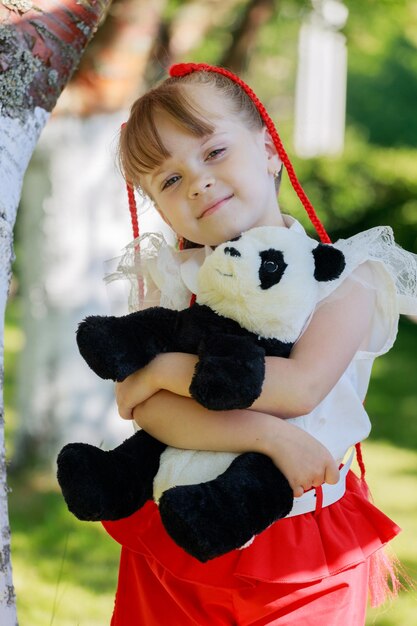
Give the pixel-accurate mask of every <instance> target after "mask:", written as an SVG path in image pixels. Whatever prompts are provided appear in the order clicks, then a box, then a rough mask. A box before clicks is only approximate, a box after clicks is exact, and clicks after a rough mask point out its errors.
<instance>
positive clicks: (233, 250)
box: [224, 246, 242, 256]
mask: <svg viewBox="0 0 417 626" xmlns="http://www.w3.org/2000/svg"><path fill="white" fill-rule="evenodd" d="M224 253H225V254H229V255H230V256H242V255H241V254H240V252H239V250H236V248H232V247H230V246H226V248H225V249H224Z"/></svg>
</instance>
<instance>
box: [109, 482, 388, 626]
mask: <svg viewBox="0 0 417 626" xmlns="http://www.w3.org/2000/svg"><path fill="white" fill-rule="evenodd" d="M103 525H104V527H105V529H106V530H107V532H108V533H109V534H110V535H111V536H112V537H113V538H114V539H115V540H116V541H118V542H119V543H120V544H121V545H122V546H123V550H122V561H121V567H120V571H119V581H118V591H117V594H116V609H115V614H117V613H118V612H120V610H121V609H122V607H120V604H121V603H123V602H128V598H129V597H130V598H133V597H140V595H141V594H142V593H143V591H144V589H142V587H141V571H142V570H143V562H144V560H145V561H146V562H147V564H148V566H149V567H150V569H151V570H152V572H153V575H154V577H155V580H160V581H161V580H164V577H171V578H175V580H177V581H183V582H184V583H192V584H193V585H194V586H195V585H197V586H198V585H202V586H204V587H210V588H212V589H213V591H214V590H216V593H220V594H221V593H222V590H228V591H230V590H242V589H244V588H245V587H246V588H248V587H251V586H252V587H253V586H256V585H258V584H259V583H261V582H262V583H266V584H267V585H269V584H271V583H274V584H285V585H288V586H289V587H288V589H289V588H290V587H291V586H293V585H295V586H298V588H300V586H301V587H302V586H307V587H308V586H310V585H312V584H314V583H316V582H318V581H321V580H323V579H328V578H329V577H334V576H337V575H338V574H339V573H340V572H343V571H346V572H348V570H349V571H352V569H353V568H354V567H355V566H358V565H359V564H364V563H366V562H367V560H368V557H369V556H370V555H372V554H374V553H375V552H376V551H377V550H379V549H380V548H381V547H382V546H383V545H384V544H386V543H387V542H388V541H390V540H391V539H393V538H394V537H395V536H396V535H397V534H398V533H399V532H400V528H399V527H398V526H397V525H396V524H395V523H394V522H393V521H391V520H390V519H389V518H388V517H387V516H386V515H384V513H382V512H381V511H380V510H379V509H377V508H376V507H375V506H374V505H373V504H372V503H371V502H369V501H368V500H367V499H366V498H365V496H364V495H363V493H362V491H361V488H360V486H359V480H358V479H357V477H356V476H355V475H354V474H353V473H352V472H349V473H348V476H347V485H346V493H345V495H344V496H343V498H341V499H340V500H339V501H338V502H336V503H335V504H332V505H330V506H328V507H325V508H323V509H322V510H321V512H320V513H319V514H318V515H315V514H314V513H306V514H304V515H298V516H294V517H289V518H284V519H282V520H279V521H277V522H275V523H274V524H273V525H272V526H270V527H269V528H267V529H266V530H265V531H264V532H262V533H261V534H260V535H258V536H257V537H256V538H255V539H254V541H253V542H252V544H251V545H250V546H248V547H247V548H244V549H240V550H233V551H232V552H229V553H228V554H225V555H224V556H221V557H218V558H216V559H213V560H211V561H209V562H207V563H200V562H199V561H197V560H196V559H194V558H193V557H191V556H190V555H188V554H187V553H186V552H184V550H182V549H181V548H180V547H178V546H177V545H176V544H175V543H174V542H173V541H172V539H171V538H170V537H169V536H168V534H167V533H166V531H165V529H164V527H163V525H162V522H161V519H160V516H159V512H158V508H157V506H156V505H155V503H153V502H148V503H147V504H146V505H145V506H144V507H143V508H142V509H141V510H139V511H137V512H136V513H134V514H133V515H131V516H129V517H127V518H124V519H121V520H118V521H106V522H103ZM135 560H137V567H135ZM126 590H128V594H127V595H126ZM119 623H122V622H117V624H119ZM133 623H138V624H140V623H141V622H132V624H133ZM154 623H155V624H157V623H158V622H157V621H155V622H154ZM207 623H208V622H207ZM224 623H225V624H227V623H229V622H224ZM265 623H269V622H265ZM270 623H273V622H270ZM280 623H281V622H280ZM324 623H325V622H324ZM328 623H330V622H328ZM161 624H162V622H161Z"/></svg>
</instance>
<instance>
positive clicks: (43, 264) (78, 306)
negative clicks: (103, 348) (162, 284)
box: [13, 0, 165, 469]
mask: <svg viewBox="0 0 417 626" xmlns="http://www.w3.org/2000/svg"><path fill="white" fill-rule="evenodd" d="M164 3H165V0H139V1H138V0H114V1H113V4H112V6H111V10H110V11H109V13H108V15H107V17H106V20H105V22H104V23H103V24H102V25H101V26H100V28H99V30H98V32H97V34H96V36H95V38H94V41H93V42H92V44H91V45H90V46H89V47H88V49H87V51H86V53H85V55H84V56H83V59H82V61H81V63H80V66H79V68H78V69H77V72H76V73H75V74H74V76H73V78H72V79H71V81H70V83H69V84H68V85H67V87H66V89H65V91H64V93H63V94H62V96H61V97H60V99H59V101H58V103H57V106H56V107H55V109H54V114H53V117H52V119H51V120H50V121H49V123H48V124H47V127H46V128H45V130H44V132H43V135H42V138H41V141H40V142H39V144H38V146H37V149H36V150H35V153H34V156H33V159H32V162H31V164H30V166H29V168H28V171H27V173H26V176H25V183H24V185H23V193H22V200H21V203H20V219H19V225H20V233H19V243H20V249H21V251H22V252H21V258H20V259H19V267H20V268H21V283H20V285H21V290H20V293H21V297H22V301H23V311H24V317H23V329H24V335H25V337H26V342H25V345H24V348H23V350H22V353H21V355H20V359H19V360H20V367H19V376H18V385H17V389H18V395H17V413H18V415H19V427H18V432H17V434H16V437H15V441H14V454H13V467H14V468H15V469H16V468H18V467H21V466H24V465H26V466H27V465H28V464H34V463H36V464H38V465H39V464H43V465H45V464H49V463H51V461H52V460H53V462H54V464H55V459H56V454H57V452H58V450H59V448H61V447H62V446H63V445H64V444H65V443H68V442H69V441H84V442H86V443H92V444H95V445H102V447H104V448H105V449H107V448H113V447H114V446H115V445H117V444H119V443H120V442H121V440H122V439H123V438H126V437H128V436H129V435H130V434H131V433H132V425H131V424H129V423H127V422H125V421H124V420H121V419H119V418H118V416H117V409H116V407H115V401H114V387H113V385H112V384H110V383H107V384H106V383H104V382H103V381H102V380H100V379H99V378H98V377H97V376H96V375H95V374H94V373H93V372H92V371H91V370H89V368H88V367H87V365H86V364H85V363H83V361H82V359H81V357H80V354H79V352H78V349H77V345H76V342H75V329H76V327H77V324H78V323H79V322H80V320H81V319H82V318H83V317H85V316H86V315H92V314H102V315H105V314H109V312H110V311H109V306H108V304H109V302H108V297H107V293H106V289H105V286H104V282H103V273H104V265H103V263H104V261H105V260H107V259H110V258H114V257H116V256H119V255H120V253H121V248H122V246H123V245H125V244H126V243H127V242H128V241H129V240H130V239H131V237H132V234H131V227H130V219H129V211H128V203H127V196H126V190H125V185H124V183H123V180H122V177H121V176H120V173H119V172H118V171H117V168H116V167H115V161H116V158H115V154H114V148H115V147H116V143H117V142H116V139H117V135H118V132H119V129H120V125H121V123H122V122H123V121H124V120H126V119H127V117H128V112H127V110H126V108H127V106H128V105H130V104H131V102H132V101H133V100H134V99H135V98H136V97H137V96H138V94H139V93H140V91H142V90H143V71H144V67H145V65H146V63H147V61H148V57H149V54H150V51H151V47H152V42H153V40H154V38H155V37H156V34H157V31H158V26H159V22H160V19H161V13H162V9H163V7H164ZM69 188H70V190H71V191H70V193H68V189H69ZM138 200H139V199H138ZM153 213H154V212H153V211H148V212H147V214H153ZM144 217H145V216H142V217H141V229H142V230H143V229H144V221H145V220H144V219H143V218H144ZM109 291H110V290H109ZM123 295H124V309H123V310H119V311H117V310H112V311H111V312H112V313H113V314H115V313H117V312H119V313H127V294H126V290H125V291H124V292H123Z"/></svg>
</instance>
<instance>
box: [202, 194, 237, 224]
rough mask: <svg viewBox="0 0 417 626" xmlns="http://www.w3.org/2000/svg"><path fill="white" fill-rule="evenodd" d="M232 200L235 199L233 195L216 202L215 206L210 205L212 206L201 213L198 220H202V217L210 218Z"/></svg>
mask: <svg viewBox="0 0 417 626" xmlns="http://www.w3.org/2000/svg"><path fill="white" fill-rule="evenodd" d="M231 198H233V194H231V195H230V196H226V197H224V198H221V199H220V200H216V201H215V202H214V203H213V204H210V206H208V207H207V208H206V209H204V211H203V212H202V213H201V215H200V217H199V218H198V219H199V220H201V218H202V217H208V216H209V215H211V214H212V213H214V212H215V211H217V209H220V208H221V207H222V206H223V205H224V204H226V202H228V200H230V199H231Z"/></svg>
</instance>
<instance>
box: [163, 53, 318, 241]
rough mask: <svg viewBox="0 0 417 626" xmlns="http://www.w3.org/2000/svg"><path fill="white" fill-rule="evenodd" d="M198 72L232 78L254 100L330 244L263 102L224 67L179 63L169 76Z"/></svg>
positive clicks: (305, 204) (304, 201)
mask: <svg viewBox="0 0 417 626" xmlns="http://www.w3.org/2000/svg"><path fill="white" fill-rule="evenodd" d="M198 71H205V72H216V73H217V74H221V75H223V76H226V77H227V78H230V79H231V80H233V82H235V83H237V84H238V85H239V86H240V87H241V89H243V90H244V91H245V92H246V93H247V95H248V96H249V98H250V99H251V100H252V102H253V103H254V104H255V106H256V108H257V109H258V111H259V113H260V115H261V117H262V119H263V121H264V122H265V125H266V127H267V129H268V131H269V133H270V135H271V137H272V140H273V142H274V144H275V147H276V149H277V152H278V156H279V158H280V159H281V161H282V163H283V164H284V165H285V169H286V170H287V172H288V177H289V179H290V181H291V184H292V186H293V189H294V191H295V193H296V194H297V196H298V197H299V199H300V200H301V203H302V205H303V207H304V208H305V210H306V211H307V214H308V216H309V218H310V221H311V223H312V224H313V226H314V228H315V229H316V231H317V234H318V235H319V237H320V240H321V241H322V242H323V243H330V237H329V236H328V234H327V232H326V230H325V228H324V226H323V224H322V223H321V222H320V220H319V218H318V216H317V214H316V212H315V210H314V207H313V205H312V204H311V202H310V200H309V199H308V198H307V195H306V193H305V191H304V189H303V188H302V186H301V183H300V181H299V180H298V178H297V176H296V173H295V171H294V168H293V166H292V163H291V161H290V159H289V156H288V154H287V153H286V151H285V149H284V146H283V144H282V141H281V138H280V136H279V135H278V131H277V129H276V127H275V124H274V122H273V121H272V119H271V118H270V116H269V114H268V112H267V111H266V109H265V107H264V105H263V104H262V102H261V101H260V100H259V98H258V97H257V96H256V94H255V93H254V91H253V90H252V89H251V88H250V87H249V85H247V84H246V83H245V82H244V81H243V80H242V79H241V78H239V77H238V76H236V74H233V73H232V72H230V71H229V70H226V69H225V68H223V67H216V66H213V65H207V64H206V63H178V64H176V65H173V66H171V68H170V70H169V74H170V76H177V77H181V76H185V75H186V74H191V72H198Z"/></svg>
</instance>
